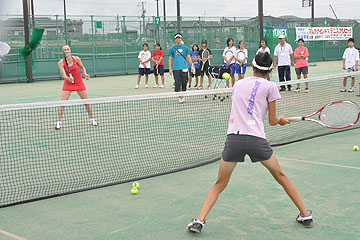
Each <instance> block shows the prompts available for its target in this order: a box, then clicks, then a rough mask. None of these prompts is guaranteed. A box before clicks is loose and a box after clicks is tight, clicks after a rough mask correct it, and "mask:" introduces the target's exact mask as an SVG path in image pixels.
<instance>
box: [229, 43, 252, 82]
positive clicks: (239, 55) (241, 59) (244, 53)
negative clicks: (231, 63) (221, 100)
mask: <svg viewBox="0 0 360 240" xmlns="http://www.w3.org/2000/svg"><path fill="white" fill-rule="evenodd" d="M234 55H235V60H236V67H235V69H236V73H237V74H238V80H240V79H243V78H244V77H245V73H246V64H247V59H248V50H247V49H246V48H245V42H244V41H243V40H241V41H240V42H239V49H238V50H236V51H235V54H234ZM232 85H234V83H232Z"/></svg>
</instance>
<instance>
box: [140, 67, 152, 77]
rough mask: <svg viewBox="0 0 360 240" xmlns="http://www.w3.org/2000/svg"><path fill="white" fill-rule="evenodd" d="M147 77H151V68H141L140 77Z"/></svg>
mask: <svg viewBox="0 0 360 240" xmlns="http://www.w3.org/2000/svg"><path fill="white" fill-rule="evenodd" d="M144 73H145V75H149V74H150V68H139V75H140V76H144Z"/></svg>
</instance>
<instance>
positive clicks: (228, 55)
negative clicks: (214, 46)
mask: <svg viewBox="0 0 360 240" xmlns="http://www.w3.org/2000/svg"><path fill="white" fill-rule="evenodd" d="M232 56H233V52H232V51H231V50H230V49H229V50H227V51H226V52H225V58H226V59H227V60H228V61H229V60H230V58H231V57H232ZM230 63H231V62H230Z"/></svg>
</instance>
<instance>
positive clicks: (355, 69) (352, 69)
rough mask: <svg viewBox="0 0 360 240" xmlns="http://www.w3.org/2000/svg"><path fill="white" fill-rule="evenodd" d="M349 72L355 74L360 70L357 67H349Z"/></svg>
mask: <svg viewBox="0 0 360 240" xmlns="http://www.w3.org/2000/svg"><path fill="white" fill-rule="evenodd" d="M347 69H348V70H351V71H354V72H357V71H358V70H359V69H358V68H357V66H356V65H354V66H352V67H349V68H347Z"/></svg>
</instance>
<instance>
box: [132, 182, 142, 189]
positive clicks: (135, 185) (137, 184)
mask: <svg viewBox="0 0 360 240" xmlns="http://www.w3.org/2000/svg"><path fill="white" fill-rule="evenodd" d="M132 187H133V188H139V187H140V184H139V183H138V182H133V184H132Z"/></svg>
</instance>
